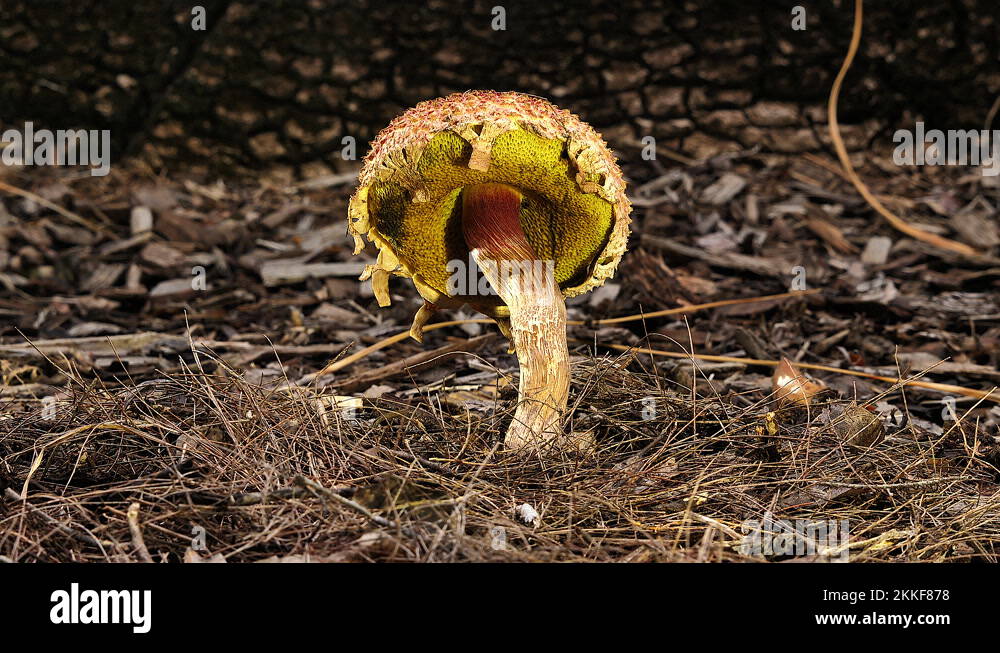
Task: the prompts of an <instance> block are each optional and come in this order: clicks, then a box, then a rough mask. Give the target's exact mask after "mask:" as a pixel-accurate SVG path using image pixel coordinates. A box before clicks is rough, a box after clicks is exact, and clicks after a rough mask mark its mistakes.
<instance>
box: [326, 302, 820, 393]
mask: <svg viewBox="0 0 1000 653" xmlns="http://www.w3.org/2000/svg"><path fill="white" fill-rule="evenodd" d="M817 292H819V290H818V289H816V288H814V289H812V290H795V291H792V292H783V293H779V294H777V295H761V296H760V297H742V298H739V299H724V300H722V301H717V302H708V303H707V304H693V305H691V306H680V307H678V308H668V309H665V310H662V311H655V312H653V313H637V314H635V315H626V316H625V317H612V318H608V319H604V320H595V321H594V324H597V325H604V324H621V323H622V322H633V321H636V320H644V319H647V318H654V317H662V316H664V315H678V314H681V313H695V312H697V311H703V310H707V309H709V308H719V307H721V306H734V305H736V304H753V303H756V302H766V301H771V300H778V299H788V298H790V297H796V296H799V295H813V294H816V293H817ZM492 323H493V320H492V319H487V318H471V319H465V320H448V321H447V322H435V323H434V324H428V325H426V326H425V327H424V331H433V330H434V329H443V328H444V327H449V326H458V325H460V324H492ZM566 324H572V325H576V326H579V325H582V324H586V322H582V321H580V320H567V321H566ZM409 336H410V331H409V330H406V331H400V332H399V333H397V334H395V335H392V336H389V337H388V338H385V339H383V340H379V341H378V342H376V343H374V344H372V345H368V346H367V347H365V348H364V349H361V350H359V351H356V352H354V353H353V354H351V355H350V356H345V357H344V358H341V359H338V360H334V361H331V362H330V363H329V364H327V366H326V367H324V368H323V369H321V370H320V371H319V372H316V374H315V375H313V376H312V377H311V380H313V381H315V380H316V379H318V378H320V377H323V376H326V375H327V374H332V373H333V372H336V371H337V370H342V369H344V368H345V367H347V366H348V365H350V364H351V363H354V362H356V361H359V360H361V359H362V358H365V357H366V356H368V355H370V354H373V353H375V352H376V351H378V350H380V349H385V348H386V347H388V346H390V345H394V344H396V343H397V342H402V341H403V340H406V339H407V338H408V337H409Z"/></svg>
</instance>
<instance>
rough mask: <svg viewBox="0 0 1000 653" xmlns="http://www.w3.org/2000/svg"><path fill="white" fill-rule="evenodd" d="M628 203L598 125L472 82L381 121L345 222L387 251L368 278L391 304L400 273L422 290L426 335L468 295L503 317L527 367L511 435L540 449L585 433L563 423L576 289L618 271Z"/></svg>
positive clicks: (419, 333)
mask: <svg viewBox="0 0 1000 653" xmlns="http://www.w3.org/2000/svg"><path fill="white" fill-rule="evenodd" d="M630 210H631V207H630V205H629V201H628V199H627V198H626V196H625V182H624V181H623V179H622V175H621V170H619V168H618V165H617V164H616V162H615V157H614V155H613V154H612V153H611V151H610V150H609V149H608V147H607V145H606V144H605V142H604V141H603V140H602V139H601V137H600V136H599V135H598V134H597V132H595V131H594V129H593V128H591V127H590V126H589V125H587V124H586V123H584V122H583V121H581V120H580V119H579V118H577V117H576V116H575V115H573V114H571V113H570V112H568V111H565V110H563V109H559V108H558V107H556V106H554V105H552V104H551V103H549V102H548V101H546V100H544V99H542V98H539V97H535V96H531V95H524V94H521V93H513V92H507V93H501V92H494V91H469V92H465V93H456V94H453V95H450V96H448V97H444V98H438V99H435V100H430V101H427V102H421V103H420V104H418V105H417V106H415V107H413V108H412V109H409V110H408V111H406V112H405V113H403V114H402V115H400V116H398V117H397V118H395V119H394V120H393V121H392V122H391V123H390V124H389V125H388V126H387V127H386V128H385V129H384V130H382V132H380V133H379V135H378V136H377V137H376V138H375V140H374V141H373V142H372V145H371V150H370V151H369V153H368V156H367V157H365V161H364V165H363V167H362V169H361V172H360V174H359V179H358V188H357V190H356V191H355V193H354V195H353V197H352V198H351V201H350V206H349V209H348V212H349V224H348V231H349V232H350V233H351V234H352V235H353V236H354V239H355V251H354V253H355V254H358V253H360V252H361V251H362V249H363V248H364V240H363V239H362V236H363V235H364V236H367V237H368V239H369V240H370V241H371V242H373V243H375V245H376V246H377V247H378V249H379V255H378V259H377V261H376V262H375V263H374V264H373V265H368V266H366V268H365V270H364V273H363V274H362V275H361V280H362V281H363V280H366V279H371V283H372V290H373V292H374V294H375V297H376V299H377V300H378V303H379V305H380V306H387V305H388V304H389V303H390V299H389V289H388V279H389V276H390V275H396V276H402V277H408V278H410V279H412V281H413V284H414V286H415V287H416V289H417V292H419V293H420V295H421V296H422V297H423V299H424V303H423V306H422V307H421V308H420V310H418V311H417V314H416V316H415V317H414V319H413V325H412V326H411V328H410V335H411V336H412V337H413V338H414V339H416V340H417V341H422V338H423V326H424V325H425V324H426V323H427V321H428V319H429V318H430V317H431V315H432V314H433V312H434V311H436V310H438V309H440V308H459V307H461V306H463V305H466V304H468V305H469V306H471V307H472V308H474V309H476V310H477V311H479V312H481V313H483V314H484V315H486V316H488V317H490V318H493V319H494V320H495V321H496V322H497V324H498V325H499V327H500V330H501V331H502V332H503V333H504V335H506V336H507V337H508V338H509V339H510V341H511V348H512V351H513V352H516V354H517V359H518V363H519V365H520V382H519V387H518V404H517V408H516V410H515V414H514V418H513V421H512V423H511V425H510V427H509V429H508V431H507V435H506V438H505V445H506V447H507V448H509V449H512V450H515V451H519V452H537V451H542V450H548V449H554V450H559V449H562V448H567V447H570V446H574V447H575V446H579V445H580V442H579V438H575V437H573V436H571V435H566V434H564V432H563V428H562V418H563V416H564V413H565V411H566V406H567V400H568V395H569V351H568V347H567V342H566V304H565V299H566V298H568V297H574V296H576V295H580V294H582V293H585V292H587V291H589V290H591V289H593V288H595V287H597V286H600V285H601V284H603V283H604V281H605V280H606V279H608V278H610V277H611V276H613V275H614V272H615V268H616V267H617V266H618V262H619V260H621V257H622V254H624V252H625V248H626V244H627V240H628V236H629V213H630ZM475 268H478V269H479V270H480V271H481V272H482V275H483V277H485V278H486V279H487V280H488V282H489V286H490V287H484V284H480V283H478V282H477V281H476V279H477V277H476V276H475V274H474V272H475ZM494 292H495V294H494Z"/></svg>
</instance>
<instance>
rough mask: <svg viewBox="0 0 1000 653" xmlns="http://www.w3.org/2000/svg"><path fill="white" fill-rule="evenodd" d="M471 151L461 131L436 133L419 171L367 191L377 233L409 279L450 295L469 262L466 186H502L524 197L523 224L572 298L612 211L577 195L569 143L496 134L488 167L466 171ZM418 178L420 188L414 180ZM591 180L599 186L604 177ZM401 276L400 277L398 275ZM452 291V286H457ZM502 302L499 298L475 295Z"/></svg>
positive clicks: (593, 197)
mask: <svg viewBox="0 0 1000 653" xmlns="http://www.w3.org/2000/svg"><path fill="white" fill-rule="evenodd" d="M471 154H472V146H471V145H470V144H469V142H468V141H467V140H465V139H463V138H462V137H460V136H459V135H458V134H456V133H454V132H451V131H445V132H441V133H439V134H437V135H435V136H434V137H433V138H432V139H431V140H430V142H429V143H427V145H426V147H425V148H424V149H423V150H422V151H421V152H420V156H419V159H418V160H417V162H416V166H415V173H416V174H412V173H413V172H414V171H408V172H409V174H406V175H405V176H396V175H389V176H387V178H385V179H383V180H378V181H375V182H374V183H372V184H371V186H370V187H369V188H368V192H367V202H368V206H367V209H368V215H369V216H370V220H371V224H370V226H371V228H372V230H373V231H375V232H377V234H378V235H379V236H380V237H381V238H380V239H384V241H385V244H387V245H388V246H390V247H391V249H392V253H393V254H395V256H396V257H398V259H399V262H400V263H401V264H402V267H403V268H405V269H406V271H407V272H409V274H410V275H411V276H419V277H420V279H421V281H422V282H423V283H424V284H426V285H427V286H430V287H431V288H433V289H435V290H437V291H438V292H440V293H441V294H444V295H449V296H451V297H455V298H456V299H459V300H461V299H463V298H464V295H461V294H458V293H449V292H448V289H449V285H448V280H449V277H450V276H451V275H452V274H454V270H455V268H454V265H452V266H449V262H452V261H461V262H462V263H463V264H465V265H468V261H469V250H468V247H467V246H466V244H465V239H464V238H463V236H462V224H461V206H462V205H461V201H460V194H461V191H462V187H464V186H466V185H468V184H478V183H485V182H494V183H504V184H509V185H511V186H514V187H516V188H517V189H519V190H520V191H521V192H522V194H523V195H524V196H525V202H524V205H523V206H522V209H521V227H522V228H523V229H524V233H525V236H526V237H527V239H528V242H529V243H531V245H532V247H533V248H534V250H535V252H536V253H537V254H538V256H539V258H541V259H551V260H553V261H555V275H556V281H557V282H558V283H559V284H560V287H561V288H562V289H563V292H564V293H565V294H567V295H572V294H575V293H574V292H573V290H574V289H576V288H578V287H580V286H581V285H583V284H585V283H586V282H587V281H588V280H589V278H590V273H591V268H592V267H593V264H594V262H595V259H596V258H597V257H598V255H599V253H600V252H601V251H602V250H603V249H604V247H605V245H606V244H607V241H608V237H609V235H610V232H611V226H612V222H613V206H612V204H611V203H610V202H608V201H607V200H605V199H603V198H601V197H600V196H599V195H598V194H596V193H584V192H582V191H581V190H580V183H579V181H578V180H577V170H575V169H573V168H572V167H571V165H570V161H569V159H568V157H567V154H566V143H565V142H563V141H560V140H555V139H545V138H541V137H540V136H537V135H535V134H532V133H530V132H528V131H525V130H522V129H515V130H513V131H509V132H506V133H504V134H501V135H500V136H498V137H497V138H496V140H495V142H494V144H493V147H492V152H491V156H490V161H489V168H488V169H487V170H485V171H480V170H474V169H472V168H470V167H469V160H470V156H471ZM415 179H417V180H419V182H418V183H419V188H415V187H414V182H413V180H415ZM587 181H589V182H593V183H595V184H600V183H601V181H602V180H601V179H599V175H594V178H593V179H589V178H588V179H587ZM397 273H398V272H397ZM452 287H454V286H452ZM475 299H476V300H477V303H482V302H484V301H486V302H487V303H498V302H499V299H498V298H496V297H492V296H491V297H482V296H477V297H476V298H475Z"/></svg>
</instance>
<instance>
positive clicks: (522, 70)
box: [0, 0, 1000, 174]
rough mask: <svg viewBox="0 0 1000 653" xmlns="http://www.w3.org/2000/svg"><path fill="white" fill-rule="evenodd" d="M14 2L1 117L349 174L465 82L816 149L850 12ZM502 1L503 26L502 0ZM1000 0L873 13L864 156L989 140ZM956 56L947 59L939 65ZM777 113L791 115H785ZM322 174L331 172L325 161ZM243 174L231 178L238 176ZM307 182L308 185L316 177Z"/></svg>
mask: <svg viewBox="0 0 1000 653" xmlns="http://www.w3.org/2000/svg"><path fill="white" fill-rule="evenodd" d="M194 4H196V3H191V2H152V1H148V0H146V1H140V2H131V1H111V2H109V1H107V0H94V1H80V2H46V1H42V2H40V1H38V0H4V2H3V3H2V4H0V122H2V123H3V124H5V125H6V124H14V125H19V124H20V122H21V121H24V120H33V121H35V122H36V123H37V124H44V125H51V126H53V127H56V128H70V127H75V128H82V127H85V128H88V129H111V130H112V137H113V140H114V146H115V151H116V154H117V155H118V156H116V159H115V160H116V162H117V161H118V160H119V157H120V155H121V154H123V153H127V154H130V155H134V154H140V153H141V154H143V155H144V157H145V158H146V160H147V161H149V162H150V163H152V164H153V166H154V168H156V169H161V167H167V168H173V167H175V166H179V165H190V164H195V165H197V166H199V167H200V166H203V165H206V164H207V165H208V166H209V167H210V168H214V171H216V172H218V171H234V170H237V169H243V170H259V169H260V168H261V166H274V165H277V166H286V167H288V168H290V169H292V170H293V171H294V172H295V173H296V174H302V168H301V165H302V164H305V163H311V164H312V168H310V169H307V170H311V171H312V172H317V171H321V172H326V171H328V170H327V169H334V170H336V169H338V167H340V166H339V165H338V164H342V162H341V161H340V159H339V152H340V149H341V147H342V145H341V139H342V137H343V136H345V135H350V136H354V137H355V138H356V139H357V144H358V155H359V157H360V155H362V154H363V153H364V150H365V147H366V144H367V142H368V140H369V139H370V138H371V137H372V136H373V135H374V134H375V133H376V132H377V130H378V129H380V128H381V127H382V126H384V125H385V124H386V123H387V122H388V121H389V120H390V119H391V118H392V117H393V116H394V115H396V114H397V113H399V112H400V111H401V110H402V109H404V108H406V107H408V106H411V105H413V104H415V103H416V102H418V101H420V100H423V99H428V98H431V97H435V96H439V95H443V94H447V93H449V92H452V91H459V90H466V89H469V88H494V89H501V90H508V89H510V90H519V91H523V92H528V93H534V94H538V95H542V96H545V97H547V98H549V99H551V100H553V101H554V102H556V103H557V104H560V105H562V106H565V107H567V108H569V109H571V110H573V111H574V112H576V113H579V114H580V115H581V116H583V117H584V118H585V119H586V120H587V121H589V122H590V123H592V124H593V125H594V126H595V127H597V128H598V129H599V130H601V131H602V133H604V135H605V137H606V139H607V140H608V141H609V142H610V143H611V144H612V145H613V146H614V147H616V148H622V147H627V146H629V145H630V144H634V143H635V142H637V141H638V139H640V138H641V137H642V136H644V135H647V134H652V135H653V136H655V137H657V139H658V144H659V145H660V146H664V147H669V148H673V149H675V150H677V151H680V152H683V153H685V154H687V155H689V156H693V157H695V158H701V157H704V156H706V155H709V154H712V153H714V152H718V151H720V150H724V149H740V148H747V147H752V146H754V145H759V146H761V147H762V148H763V149H764V150H765V151H767V150H773V151H785V152H803V151H810V150H816V149H821V148H823V147H824V143H825V142H827V139H826V135H825V132H824V124H825V121H826V119H825V101H826V96H827V94H828V92H829V88H830V85H831V83H832V80H833V76H834V75H835V74H836V72H837V69H838V68H839V66H840V64H841V62H842V60H843V57H844V53H845V51H846V49H847V45H848V43H849V41H850V28H851V21H852V15H853V2H848V1H845V0H839V1H835V2H825V1H824V2H802V3H799V4H801V5H802V6H803V7H805V9H806V11H807V16H808V26H809V27H808V29H807V30H805V31H793V30H792V29H791V8H792V7H793V6H794V5H795V4H796V3H790V2H766V1H750V0H747V1H732V0H722V1H717V2H666V1H665V2H650V1H649V0H622V1H620V2H601V1H593V0H592V1H578V2H540V1H531V2H524V1H520V0H505V1H504V2H501V1H500V0H487V1H485V2H443V1H431V2H410V1H405V0H397V1H388V0H374V1H365V0H358V1H353V0H352V1H349V2H348V1H345V2H334V1H323V0H312V1H304V0H286V1H280V0H279V1H274V2H259V3H256V2H230V1H225V0H206V1H204V2H202V3H200V4H202V5H203V6H204V7H205V8H206V10H207V12H208V28H207V30H205V31H195V30H193V29H191V26H190V22H191V7H192V6H193V5H194ZM494 5H503V6H504V7H505V8H506V19H507V29H506V31H493V30H492V29H491V27H490V25H491V21H492V15H491V8H492V7H493V6H494ZM998 12H1000V9H998V5H997V2H996V1H995V0H951V1H945V2H926V1H909V0H903V1H896V2H869V3H867V6H866V12H865V31H864V40H863V43H862V48H861V52H860V54H859V57H858V60H857V61H856V62H855V64H854V67H853V68H852V71H851V73H850V75H849V77H848V79H847V83H846V85H845V88H844V91H843V93H842V98H841V116H842V121H843V123H844V124H845V125H846V128H845V129H844V136H845V140H846V141H847V144H848V146H849V147H851V148H852V149H856V148H860V147H864V146H867V145H870V144H879V143H883V144H884V143H888V142H889V136H890V135H891V131H892V130H894V129H897V128H899V127H901V126H905V125H906V124H907V123H909V122H912V121H913V120H915V119H920V118H923V119H924V120H926V121H928V122H930V123H934V124H936V125H939V126H941V127H943V128H973V127H976V128H981V127H982V125H983V122H984V120H985V117H986V115H987V113H988V112H989V108H990V106H991V105H992V103H993V101H994V99H995V98H996V97H997V95H998V94H1000V65H998V54H997V53H998V47H997V45H998V41H1000V38H998V37H1000V27H998V21H997V16H998ZM945 64H946V65H945ZM776 103H777V104H776ZM318 162H322V164H323V165H322V166H320V165H319V164H318ZM234 165H235V166H236V168H234ZM306 174H309V173H308V171H307V173H306Z"/></svg>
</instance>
